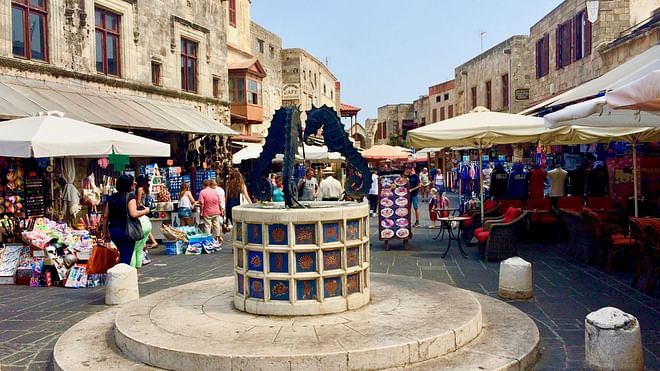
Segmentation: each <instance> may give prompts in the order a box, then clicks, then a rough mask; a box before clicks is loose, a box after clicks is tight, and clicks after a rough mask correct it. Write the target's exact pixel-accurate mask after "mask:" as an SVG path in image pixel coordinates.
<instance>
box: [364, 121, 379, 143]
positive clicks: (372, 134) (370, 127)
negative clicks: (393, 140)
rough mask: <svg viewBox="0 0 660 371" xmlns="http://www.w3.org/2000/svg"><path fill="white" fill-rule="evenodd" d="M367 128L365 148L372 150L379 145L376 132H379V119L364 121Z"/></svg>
mask: <svg viewBox="0 0 660 371" xmlns="http://www.w3.org/2000/svg"><path fill="white" fill-rule="evenodd" d="M364 127H365V131H366V133H365V137H366V139H367V143H366V146H365V148H371V147H372V146H373V145H374V144H379V143H377V142H376V131H378V119H366V120H364Z"/></svg>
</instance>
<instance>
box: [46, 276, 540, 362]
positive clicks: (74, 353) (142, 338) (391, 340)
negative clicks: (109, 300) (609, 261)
mask: <svg viewBox="0 0 660 371" xmlns="http://www.w3.org/2000/svg"><path fill="white" fill-rule="evenodd" d="M230 280H231V278H224V279H216V280H209V281H205V282H200V283H195V284H190V285H185V286H181V287H176V288H172V289H168V290H163V291H161V292H159V293H156V294H152V295H149V296H147V297H145V298H142V299H141V300H140V301H139V302H134V303H131V304H128V305H124V306H122V307H121V308H111V309H108V310H106V311H104V312H101V313H98V314H95V315H93V316H91V317H89V318H87V319H85V320H83V321H82V322H80V323H78V324H77V325H75V326H74V327H72V328H71V329H70V330H69V331H67V332H66V333H64V334H63V335H62V337H61V338H60V340H59V341H58V343H57V344H56V347H55V352H54V357H55V365H56V368H57V369H61V370H97V369H98V370H101V369H103V370H107V369H144V370H147V369H149V370H155V369H157V368H153V367H151V366H147V365H145V364H142V363H139V362H136V361H133V360H130V359H128V358H125V357H126V356H125V354H122V353H121V352H120V350H119V349H118V348H117V345H115V342H116V343H117V344H118V345H119V348H122V349H124V350H126V351H128V352H129V353H130V354H131V355H132V356H133V357H134V359H139V360H142V361H144V362H146V363H149V364H151V365H154V364H155V365H161V366H162V367H164V368H167V369H191V367H192V368H194V369H200V370H201V369H227V370H248V369H249V370H260V369H268V370H279V369H283V370H298V369H305V370H314V369H319V370H323V369H388V370H412V369H414V370H438V369H456V370H458V369H460V370H470V369H474V370H484V369H488V370H490V369H492V370H526V369H530V368H532V367H533V365H534V363H535V362H536V359H537V356H538V350H537V349H538V341H539V333H538V329H537V328H536V325H535V324H534V322H533V321H532V320H531V319H530V318H529V317H528V316H526V315H525V314H524V313H522V312H520V311H519V310H517V309H516V308H514V307H513V306H510V305H508V304H506V303H503V302H501V301H499V300H497V299H493V298H489V297H486V296H483V295H479V294H475V293H472V292H469V291H465V290H460V289H456V288H454V287H452V286H448V285H444V284H440V283H437V282H432V281H426V280H419V279H414V278H407V277H400V276H392V275H379V274H372V282H373V283H372V288H373V290H372V296H373V297H374V298H373V299H372V303H371V304H370V305H369V306H368V307H367V308H371V309H367V308H365V309H364V310H365V311H368V310H371V312H367V315H368V316H372V315H375V314H376V313H377V312H381V314H382V315H383V316H384V318H385V319H386V320H389V321H390V322H392V323H393V324H394V323H397V322H403V323H405V322H407V321H409V322H410V323H412V324H413V326H418V327H414V332H415V334H414V335H411V334H410V333H407V334H402V333H399V332H397V329H396V326H385V325H378V326H375V325H371V326H370V325H368V323H369V321H367V325H366V327H365V324H364V323H361V322H360V315H359V313H354V312H359V310H358V311H354V312H345V313H341V314H338V315H326V316H314V317H295V319H294V318H281V317H275V318H274V317H260V316H253V315H249V314H246V313H242V312H238V313H236V311H235V310H234V309H233V308H232V307H231V297H232V296H233V293H232V292H226V291H225V290H223V289H222V288H221V287H222V286H225V285H226V283H227V282H228V281H230ZM223 281H227V282H223ZM386 281H392V282H394V283H395V286H402V285H403V286H404V287H405V286H407V285H413V286H412V288H415V289H420V290H421V292H419V293H418V295H417V296H415V295H414V294H413V297H411V298H409V299H410V300H408V301H413V302H418V301H419V300H422V298H428V297H431V298H434V297H437V298H440V300H439V302H436V303H435V304H433V303H432V302H427V303H425V304H421V306H420V307H417V308H414V306H411V305H410V304H408V306H406V305H405V304H404V305H402V304H401V303H403V302H406V301H405V300H403V301H402V300H401V297H398V296H397V295H393V294H391V293H390V294H380V295H379V294H378V292H379V289H378V287H379V285H384V282H386ZM195 285H201V286H199V287H197V288H196V289H195V290H193V289H192V288H194V287H195ZM436 285H441V286H436ZM204 286H206V291H207V294H206V296H207V298H206V299H204V298H203V297H204V296H205V295H199V292H200V291H201V292H203V291H205V290H203V289H200V288H202V287H204ZM209 287H211V288H213V289H212V290H211V291H213V290H215V295H214V296H212V299H209V298H208V290H209ZM231 287H233V285H232V286H231ZM383 287H385V286H383ZM429 289H433V290H434V292H428V291H427V290H429ZM374 293H375V294H374ZM406 295H408V294H407V293H406ZM438 303H440V304H438ZM377 308H380V310H379V309H377ZM163 310H165V312H168V313H169V314H168V315H167V316H163V313H164V312H163V313H160V314H159V312H162V311H163ZM396 310H399V311H401V312H400V313H396ZM197 311H201V312H204V314H205V315H206V316H207V321H206V323H205V325H206V327H204V326H202V327H200V328H198V329H197V330H190V331H188V333H186V331H182V332H183V333H186V334H185V336H183V337H182V336H181V334H179V333H173V332H168V331H166V329H163V328H157V327H152V325H153V324H154V321H153V320H155V323H158V322H159V321H164V322H162V323H169V324H171V325H172V326H171V327H172V328H176V329H179V330H181V329H185V328H186V327H190V326H191V323H190V317H191V316H192V315H191V313H195V312H197ZM227 312H229V313H230V315H229V316H228V317H227V318H223V316H225V315H226V313H227ZM388 313H389V316H388ZM424 313H427V314H429V317H431V318H432V319H431V320H429V319H423V317H424V316H423V314H424ZM465 313H468V315H467V316H465ZM470 313H471V314H470ZM475 313H478V315H476V314H475ZM118 314H119V315H118ZM152 315H153V317H151V316H152ZM338 316H341V318H344V321H345V322H344V323H342V324H341V325H340V328H343V329H342V330H338V328H337V327H336V325H337V323H336V322H337V318H336V317H338ZM455 316H457V317H459V318H462V319H460V320H457V319H456V318H454V317H455ZM192 317H194V316H192ZM388 317H389V318H388ZM351 319H352V320H353V322H351ZM252 321H254V322H252ZM272 321H276V323H277V322H279V324H280V327H281V328H279V329H278V330H277V334H276V335H275V337H272V336H273V334H272V333H269V331H268V330H264V329H263V328H260V326H259V325H263V323H264V322H265V323H268V324H269V325H272ZM282 321H286V322H287V325H286V326H284V327H287V329H286V330H283V328H284V327H283V326H281V325H282ZM113 322H114V323H115V325H116V326H117V327H116V328H115V326H113ZM214 322H217V323H214ZM294 322H296V323H295V325H294ZM228 324H229V325H228ZM437 324H445V326H442V325H441V326H436V325H437ZM475 325H477V326H478V328H475V327H474V326H475ZM129 326H130V327H131V328H130V330H129V329H128V327H129ZM232 326H233V327H234V329H233V331H236V329H238V330H239V332H240V330H241V328H242V326H248V327H251V328H253V329H254V328H257V329H259V330H260V334H261V337H262V338H263V339H267V340H266V342H270V343H271V344H274V343H275V342H276V341H275V339H278V336H279V337H281V338H280V339H279V340H282V341H283V345H284V348H282V347H273V348H272V349H270V350H265V351H260V352H258V351H256V346H255V345H252V346H250V344H249V343H246V342H242V341H241V342H238V343H236V342H232V341H231V340H230V339H232V337H231V334H230V332H231V331H232V329H231V328H232ZM289 326H290V328H288V327H289ZM296 326H297V327H296ZM383 326H385V327H383ZM168 327H169V326H168ZM267 327H269V326H267ZM447 327H451V328H452V329H451V330H447V329H446V328H447ZM309 328H312V329H313V330H314V331H313V333H314V337H310V336H309V334H306V333H305V331H306V330H309ZM379 328H380V329H381V330H380V334H378V333H377V332H378V331H376V330H377V329H379ZM438 328H439V329H440V330H441V331H437V330H435V331H432V329H438ZM443 328H444V329H443ZM223 329H224V331H225V334H223V336H221V338H226V337H229V338H227V339H226V341H227V342H226V343H224V346H222V345H218V344H222V343H216V341H217V340H218V339H215V337H216V336H215V335H217V334H218V333H219V332H218V331H223ZM388 330H389V332H387V331H388ZM195 331H197V332H198V334H195V333H194V332H195ZM264 331H265V332H264ZM337 331H339V332H337ZM370 331H371V332H370ZM365 333H366V334H367V335H368V337H369V338H371V337H374V338H375V337H377V336H384V337H383V338H382V339H381V340H377V341H376V340H374V341H371V342H367V343H366V345H365V346H364V347H363V348H359V347H355V344H357V342H359V341H362V342H364V336H365ZM113 334H114V336H113ZM211 334H214V336H212V337H207V336H209V335H211ZM248 334H249V335H250V336H252V338H253V339H258V338H259V337H260V336H259V335H257V334H253V333H250V332H249V331H248V332H245V333H243V335H244V337H245V336H246V335H248ZM429 334H434V335H433V336H429ZM129 335H130V337H129ZM269 336H271V337H269ZM337 336H339V337H342V336H348V337H349V338H352V341H353V342H352V341H351V340H346V341H344V342H342V340H343V339H342V340H336V339H335V341H330V339H331V338H332V337H337ZM205 337H207V341H206V342H204V341H203V340H199V338H201V339H204V338H205ZM326 337H327V341H323V339H325V338H326ZM184 341H188V342H191V343H192V344H193V347H192V349H191V347H189V346H183V347H182V346H181V345H182V344H190V343H185V342H184ZM182 342H184V343H182ZM232 344H234V345H236V344H238V348H235V347H232ZM280 345H282V344H280ZM348 346H351V347H354V348H348ZM228 349H233V350H232V351H231V352H229V353H235V354H233V355H231V354H228V352H227V350H228ZM237 349H238V350H237ZM283 349H285V350H283ZM241 350H242V351H241ZM283 351H284V352H285V353H282V352H283ZM219 355H225V356H228V358H227V359H228V361H229V362H219V360H222V358H221V357H219Z"/></svg>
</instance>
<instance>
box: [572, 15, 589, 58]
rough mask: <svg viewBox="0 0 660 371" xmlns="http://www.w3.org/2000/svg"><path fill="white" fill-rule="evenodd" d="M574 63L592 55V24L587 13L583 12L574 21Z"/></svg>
mask: <svg viewBox="0 0 660 371" xmlns="http://www.w3.org/2000/svg"><path fill="white" fill-rule="evenodd" d="M573 44H574V45H575V48H574V52H573V61H577V60H580V59H582V58H585V57H588V56H589V55H591V44H592V30H591V22H589V20H588V19H587V11H586V10H582V11H580V12H578V13H577V14H576V15H575V19H574V21H573Z"/></svg>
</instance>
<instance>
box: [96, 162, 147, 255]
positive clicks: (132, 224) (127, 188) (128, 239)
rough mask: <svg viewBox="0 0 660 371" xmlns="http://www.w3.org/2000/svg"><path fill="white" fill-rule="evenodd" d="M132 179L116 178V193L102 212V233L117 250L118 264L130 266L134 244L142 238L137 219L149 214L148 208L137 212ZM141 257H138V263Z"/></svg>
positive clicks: (130, 177) (126, 177)
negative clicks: (108, 237)
mask: <svg viewBox="0 0 660 371" xmlns="http://www.w3.org/2000/svg"><path fill="white" fill-rule="evenodd" d="M132 187H133V177H132V176H130V175H121V176H119V178H117V184H116V188H117V193H115V194H113V195H112V196H110V197H108V202H107V203H106V205H105V209H104V211H103V231H104V234H105V235H106V236H110V239H111V240H112V242H113V243H114V244H115V246H117V249H118V250H119V262H120V263H124V264H128V265H130V264H131V260H133V259H135V258H136V257H135V256H134V255H135V250H136V249H135V243H136V242H137V241H138V240H141V239H142V238H144V236H143V231H142V226H141V224H140V221H139V220H138V219H137V218H139V217H141V216H145V215H148V214H149V208H144V209H142V210H138V205H137V201H136V200H135V195H134V194H132V193H131V188H132ZM141 259H142V256H141V255H140V262H141Z"/></svg>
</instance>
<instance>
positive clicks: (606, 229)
mask: <svg viewBox="0 0 660 371" xmlns="http://www.w3.org/2000/svg"><path fill="white" fill-rule="evenodd" d="M583 215H584V217H585V218H587V219H588V220H589V223H590V227H591V231H592V234H593V235H594V240H595V242H596V245H597V246H598V247H599V249H598V259H597V261H596V265H601V264H602V263H603V261H605V272H610V270H612V265H613V264H614V258H615V257H617V256H620V255H622V254H624V253H625V252H626V251H630V250H633V249H635V248H636V247H637V246H638V242H637V240H635V239H634V238H631V237H629V236H626V235H625V234H624V232H623V231H622V230H621V229H620V228H619V227H617V226H615V225H613V224H610V223H606V222H604V221H603V219H602V217H601V216H600V215H598V214H597V213H595V212H594V211H592V210H591V209H588V208H584V211H583Z"/></svg>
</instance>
